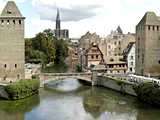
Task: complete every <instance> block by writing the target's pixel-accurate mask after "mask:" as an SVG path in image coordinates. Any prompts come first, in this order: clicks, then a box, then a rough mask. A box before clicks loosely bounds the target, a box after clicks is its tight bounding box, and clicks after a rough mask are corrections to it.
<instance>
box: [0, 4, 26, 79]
mask: <svg viewBox="0 0 160 120" xmlns="http://www.w3.org/2000/svg"><path fill="white" fill-rule="evenodd" d="M24 19H25V18H24V17H23V16H22V14H21V13H20V11H19V9H18V8H17V6H16V4H15V3H14V2H13V1H9V2H7V4H6V6H5V8H4V9H3V11H2V13H1V15H0V81H4V82H11V81H12V82H14V81H16V80H19V79H24V78H25V72H24V63H25V56H24Z"/></svg>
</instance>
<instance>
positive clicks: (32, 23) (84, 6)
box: [0, 0, 160, 38]
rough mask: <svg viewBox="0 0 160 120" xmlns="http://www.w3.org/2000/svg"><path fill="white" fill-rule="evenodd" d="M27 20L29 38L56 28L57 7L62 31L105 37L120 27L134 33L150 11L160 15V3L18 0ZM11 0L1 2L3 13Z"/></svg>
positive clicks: (74, 35)
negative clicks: (90, 33)
mask: <svg viewBox="0 0 160 120" xmlns="http://www.w3.org/2000/svg"><path fill="white" fill-rule="evenodd" d="M14 1H15V2H16V4H17V6H18V8H19V9H20V11H21V13H22V14H23V16H24V17H26V20H25V37H28V38H30V37H34V36H35V35H36V34H37V33H39V32H42V31H43V30H44V29H48V28H50V29H54V28H55V18H56V12H57V8H59V11H60V18H61V28H62V29H69V32H70V37H72V38H79V37H81V36H82V35H84V34H85V33H86V32H87V31H90V32H96V33H97V34H98V35H100V36H101V37H105V36H107V35H108V34H109V33H110V32H111V30H115V29H116V28H117V26H120V27H121V28H122V30H123V32H124V33H128V32H131V33H134V32H135V26H136V25H137V24H138V22H139V21H140V20H141V18H142V17H143V16H144V14H145V13H146V12H147V11H153V12H155V13H156V15H158V16H160V1H159V0H14ZM6 2H7V0H0V12H1V11H2V9H3V8H4V6H5V4H6Z"/></svg>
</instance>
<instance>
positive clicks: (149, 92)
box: [133, 82, 160, 106]
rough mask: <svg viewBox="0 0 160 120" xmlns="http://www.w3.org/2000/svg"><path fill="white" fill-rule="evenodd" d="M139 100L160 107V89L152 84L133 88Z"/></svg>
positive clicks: (142, 84)
mask: <svg viewBox="0 0 160 120" xmlns="http://www.w3.org/2000/svg"><path fill="white" fill-rule="evenodd" d="M133 89H134V90H135V92H136V94H137V96H138V99H139V100H141V101H143V102H146V103H149V104H151V105H157V106H160V87H159V86H158V85H157V84H155V83H151V82H146V83H141V84H139V85H135V86H134V87H133Z"/></svg>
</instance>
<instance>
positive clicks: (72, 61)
mask: <svg viewBox="0 0 160 120" xmlns="http://www.w3.org/2000/svg"><path fill="white" fill-rule="evenodd" d="M68 54H69V55H68V65H69V71H70V72H75V71H76V66H77V65H78V64H79V57H78V54H77V49H76V48H75V47H69V50H68Z"/></svg>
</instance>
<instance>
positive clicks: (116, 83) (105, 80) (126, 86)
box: [96, 76, 137, 97]
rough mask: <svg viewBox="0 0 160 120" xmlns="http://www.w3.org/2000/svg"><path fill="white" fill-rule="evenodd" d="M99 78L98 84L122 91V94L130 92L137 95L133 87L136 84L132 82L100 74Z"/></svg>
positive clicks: (129, 93)
mask: <svg viewBox="0 0 160 120" xmlns="http://www.w3.org/2000/svg"><path fill="white" fill-rule="evenodd" d="M97 79H98V81H97V82H96V85H97V86H102V87H107V88H110V89H112V90H115V91H118V92H121V93H122V94H128V95H132V96H136V97H137V94H136V93H135V90H134V89H133V85H134V84H133V83H131V82H128V81H125V80H120V79H118V78H113V77H109V76H98V77H97Z"/></svg>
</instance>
